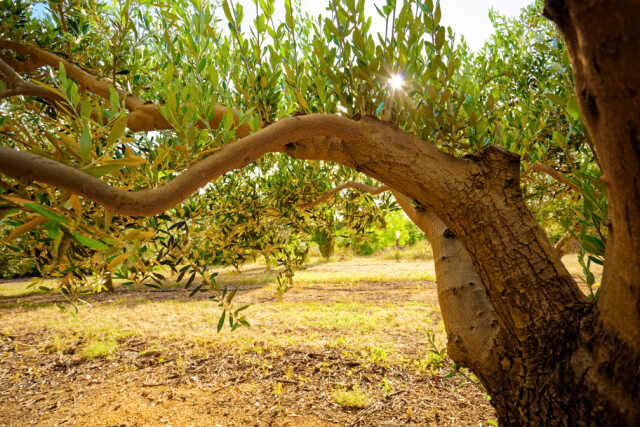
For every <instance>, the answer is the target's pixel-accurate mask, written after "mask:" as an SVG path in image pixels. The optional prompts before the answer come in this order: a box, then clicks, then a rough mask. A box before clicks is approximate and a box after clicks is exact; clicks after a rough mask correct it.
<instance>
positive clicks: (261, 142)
mask: <svg viewBox="0 0 640 427" xmlns="http://www.w3.org/2000/svg"><path fill="white" fill-rule="evenodd" d="M312 135H313V136H318V135H325V136H338V137H340V138H341V139H343V140H353V139H354V138H358V137H359V136H360V127H359V126H358V122H355V121H352V120H349V119H346V118H344V117H341V116H332V115H324V114H319V115H312V116H298V117H291V118H287V119H283V120H281V121H279V122H278V123H275V124H273V125H271V126H269V127H267V128H264V129H262V130H260V131H259V132H256V133H254V134H252V135H249V136H247V137H245V138H243V139H241V140H239V141H236V142H234V143H231V144H228V145H226V146H223V147H222V148H221V149H220V150H219V151H217V152H215V153H214V154H212V155H210V156H209V157H207V158H205V159H204V160H201V161H200V162H198V163H196V164H195V165H193V166H192V167H191V168H189V169H188V170H187V171H185V172H184V173H182V174H181V175H180V176H178V177H177V178H175V179H174V180H173V181H171V182H169V183H167V184H166V185H164V186H163V187H160V188H157V189H151V190H140V191H135V192H129V191H125V190H121V189H117V188H114V187H111V186H109V185H108V184H106V183H104V182H103V181H101V180H99V179H97V178H95V177H93V176H91V175H88V174H86V173H84V172H82V171H80V170H78V169H75V168H72V167H69V166H66V165H64V164H62V163H59V162H56V161H53V160H50V159H47V158H44V157H40V156H37V155H34V154H31V153H26V152H21V151H17V150H14V149H11V148H8V147H0V171H2V172H3V173H5V174H7V175H10V176H14V177H21V178H25V179H28V180H34V181H39V182H43V183H47V184H51V185H54V186H56V187H59V188H62V189H65V190H67V191H70V192H72V193H75V194H79V195H81V196H83V197H86V198H87V199H90V200H93V201H95V202H97V203H100V204H102V205H104V206H106V207H107V208H109V209H111V210H112V211H114V212H117V213H120V214H124V215H133V216H151V215H155V214H158V213H161V212H163V211H165V210H167V209H169V208H171V207H172V206H174V205H176V204H177V203H179V202H181V201H182V200H184V199H185V198H186V197H188V196H189V195H190V194H192V193H193V192H195V191H196V190H197V189H198V188H200V187H202V186H204V185H205V184H207V183H208V182H209V181H211V180H213V179H215V178H217V177H219V176H221V175H222V174H224V173H226V172H229V171H231V170H234V169H238V168H241V167H244V166H246V165H247V164H249V163H251V162H253V161H255V160H257V159H258V158H259V157H261V156H262V155H264V154H266V153H268V152H276V151H280V150H282V149H284V148H285V146H286V144H288V143H291V142H295V141H300V140H304V139H305V138H309V137H310V136H312Z"/></svg>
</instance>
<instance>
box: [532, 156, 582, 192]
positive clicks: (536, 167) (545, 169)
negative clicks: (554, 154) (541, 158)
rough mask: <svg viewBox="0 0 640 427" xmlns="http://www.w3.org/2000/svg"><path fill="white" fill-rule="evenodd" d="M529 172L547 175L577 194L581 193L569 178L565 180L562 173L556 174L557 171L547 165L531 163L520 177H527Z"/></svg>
mask: <svg viewBox="0 0 640 427" xmlns="http://www.w3.org/2000/svg"><path fill="white" fill-rule="evenodd" d="M531 171H535V172H540V173H544V174H547V175H549V176H550V177H551V178H553V179H555V180H556V181H558V182H560V183H562V184H564V185H566V186H567V187H570V188H571V189H572V190H574V191H576V192H578V193H580V192H582V189H580V187H578V186H577V185H576V184H575V183H573V182H572V181H571V180H570V179H569V178H567V177H566V176H565V175H564V174H563V173H562V172H558V171H557V170H555V169H554V168H552V167H551V166H549V165H545V164H544V163H539V162H536V163H532V164H531V165H530V166H529V169H527V170H526V171H525V172H524V173H523V174H522V175H521V176H522V177H524V176H527V175H528V174H529V173H530V172H531Z"/></svg>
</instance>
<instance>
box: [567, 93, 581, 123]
mask: <svg viewBox="0 0 640 427" xmlns="http://www.w3.org/2000/svg"><path fill="white" fill-rule="evenodd" d="M567 112H568V113H569V115H570V116H571V117H572V118H573V119H574V120H580V117H581V116H582V112H581V111H580V105H579V104H578V99H577V98H576V97H575V96H572V97H571V98H569V100H568V101H567Z"/></svg>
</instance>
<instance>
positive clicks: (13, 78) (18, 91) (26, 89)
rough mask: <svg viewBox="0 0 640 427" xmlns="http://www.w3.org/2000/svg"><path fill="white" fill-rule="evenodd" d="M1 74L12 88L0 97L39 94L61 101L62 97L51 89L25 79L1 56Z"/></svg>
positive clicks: (39, 95)
mask: <svg viewBox="0 0 640 427" xmlns="http://www.w3.org/2000/svg"><path fill="white" fill-rule="evenodd" d="M0 74H1V75H2V77H3V80H4V81H6V82H7V84H8V86H9V87H10V88H11V89H9V90H5V91H4V92H1V93H0V99H3V98H8V97H11V96H18V95H26V96H38V97H41V98H47V99H52V100H55V101H60V100H61V98H60V97H59V96H58V95H56V94H55V93H54V92H51V91H50V90H48V89H46V88H44V87H42V86H38V85H36V84H33V83H31V82H27V81H25V80H24V79H23V78H22V77H20V75H19V74H18V73H17V72H16V71H15V70H14V69H13V68H12V67H11V66H10V65H9V64H7V63H6V62H5V61H4V60H3V59H2V58H1V57H0Z"/></svg>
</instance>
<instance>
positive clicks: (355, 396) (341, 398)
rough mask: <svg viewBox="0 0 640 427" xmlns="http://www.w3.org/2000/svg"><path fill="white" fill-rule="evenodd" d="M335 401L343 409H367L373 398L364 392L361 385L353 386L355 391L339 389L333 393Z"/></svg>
mask: <svg viewBox="0 0 640 427" xmlns="http://www.w3.org/2000/svg"><path fill="white" fill-rule="evenodd" d="M332 397H333V401H334V402H336V403H337V404H338V405H340V406H342V407H343V408H366V407H367V406H369V402H370V401H371V398H370V397H369V395H368V394H367V393H365V392H364V391H362V389H361V388H360V386H359V385H355V386H353V390H345V389H343V388H339V389H337V390H335V391H334V392H333V396H332Z"/></svg>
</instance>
